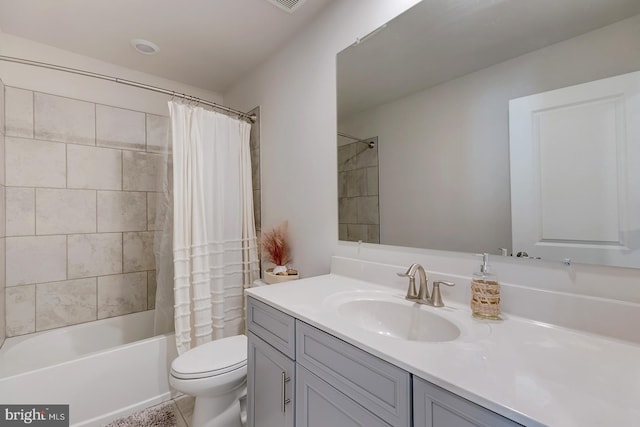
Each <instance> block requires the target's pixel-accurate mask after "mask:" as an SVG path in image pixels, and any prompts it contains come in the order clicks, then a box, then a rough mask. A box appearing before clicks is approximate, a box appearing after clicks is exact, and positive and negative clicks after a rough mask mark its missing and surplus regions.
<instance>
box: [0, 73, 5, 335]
mask: <svg viewBox="0 0 640 427" xmlns="http://www.w3.org/2000/svg"><path fill="white" fill-rule="evenodd" d="M4 194H5V187H4V84H3V83H2V81H1V80H0V346H2V344H3V343H4V339H5V335H6V334H5V331H6V324H5V303H4V299H5V285H4V244H5V238H4V234H5V231H4V217H5V205H4Z"/></svg>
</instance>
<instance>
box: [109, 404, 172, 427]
mask: <svg viewBox="0 0 640 427" xmlns="http://www.w3.org/2000/svg"><path fill="white" fill-rule="evenodd" d="M173 408H174V407H173V403H172V402H166V403H161V404H160V405H157V406H153V407H151V408H147V409H144V410H142V411H140V412H136V413H135V414H133V415H129V416H128V417H123V418H118V419H117V420H115V421H112V422H111V423H109V424H107V425H106V426H105V427H175V426H176V413H175V411H174V409H173Z"/></svg>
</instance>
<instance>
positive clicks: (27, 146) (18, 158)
mask: <svg viewBox="0 0 640 427" xmlns="http://www.w3.org/2000/svg"><path fill="white" fill-rule="evenodd" d="M65 152H66V151H65V144H58V143H55V142H47V141H37V140H34V139H23V138H9V137H6V140H5V160H6V166H7V167H6V183H7V185H9V186H14V187H49V188H50V187H53V188H64V187H65V185H66V159H65V157H66V154H65Z"/></svg>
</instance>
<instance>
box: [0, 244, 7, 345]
mask: <svg viewBox="0 0 640 427" xmlns="http://www.w3.org/2000/svg"><path fill="white" fill-rule="evenodd" d="M4 244H5V242H4V238H2V239H0V346H2V343H3V342H4V339H5V338H6V331H7V323H6V319H7V316H6V314H5V307H6V304H5V299H6V291H5V284H4V278H5V271H4V261H5V254H4Z"/></svg>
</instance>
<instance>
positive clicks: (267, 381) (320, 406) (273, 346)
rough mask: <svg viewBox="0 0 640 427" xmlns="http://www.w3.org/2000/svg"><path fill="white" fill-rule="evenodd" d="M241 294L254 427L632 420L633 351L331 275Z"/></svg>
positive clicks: (637, 388)
mask: <svg viewBox="0 0 640 427" xmlns="http://www.w3.org/2000/svg"><path fill="white" fill-rule="evenodd" d="M248 295H249V298H248V303H247V327H248V336H249V354H248V375H249V376H248V395H249V417H248V418H249V425H250V426H251V427H271V426H278V427H280V426H294V425H295V426H298V427H305V426H317V425H331V426H367V427H369V426H406V427H410V426H415V427H423V426H430V427H431V426H433V427H460V426H491V427H495V426H517V425H525V426H547V425H549V426H563V427H564V426H567V427H570V426H581V427H584V426H599V425H633V423H634V422H635V421H637V420H638V419H640V410H639V409H638V408H637V404H636V403H635V402H637V401H638V399H639V398H640V383H639V382H638V378H637V377H636V374H637V372H636V373H632V374H631V375H629V372H628V370H627V371H625V366H626V367H627V369H628V367H629V366H633V360H637V358H638V357H640V348H639V347H638V346H637V345H634V344H631V343H626V342H622V341H614V340H609V339H606V338H603V337H598V336H595V335H589V334H585V333H579V332H576V331H571V330H567V329H562V328H557V327H553V326H550V325H541V324H537V323H536V322H532V321H528V320H525V319H521V318H516V317H510V316H507V318H506V319H505V320H504V321H501V322H488V321H480V320H476V319H473V318H472V317H471V315H470V312H469V309H468V307H465V306H461V305H458V304H456V303H453V302H451V303H448V302H447V301H446V300H445V304H447V307H443V308H433V307H426V306H418V305H417V304H413V303H411V302H409V301H405V300H404V293H403V292H402V291H399V290H397V289H393V288H390V287H385V286H380V285H376V284H373V283H369V282H365V281H361V280H355V279H353V278H349V277H345V276H339V275H335V274H330V275H326V276H319V277H315V278H310V279H304V280H300V281H298V282H297V283H294V284H282V285H277V286H270V287H262V288H256V289H251V290H248ZM432 327H433V328H434V329H435V331H429V329H431V328H432ZM441 330H444V332H442V331H441ZM605 354H606V355H607V358H608V359H609V362H610V363H607V364H606V366H602V361H603V357H604V356H603V355H605ZM634 372H635V371H634Z"/></svg>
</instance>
